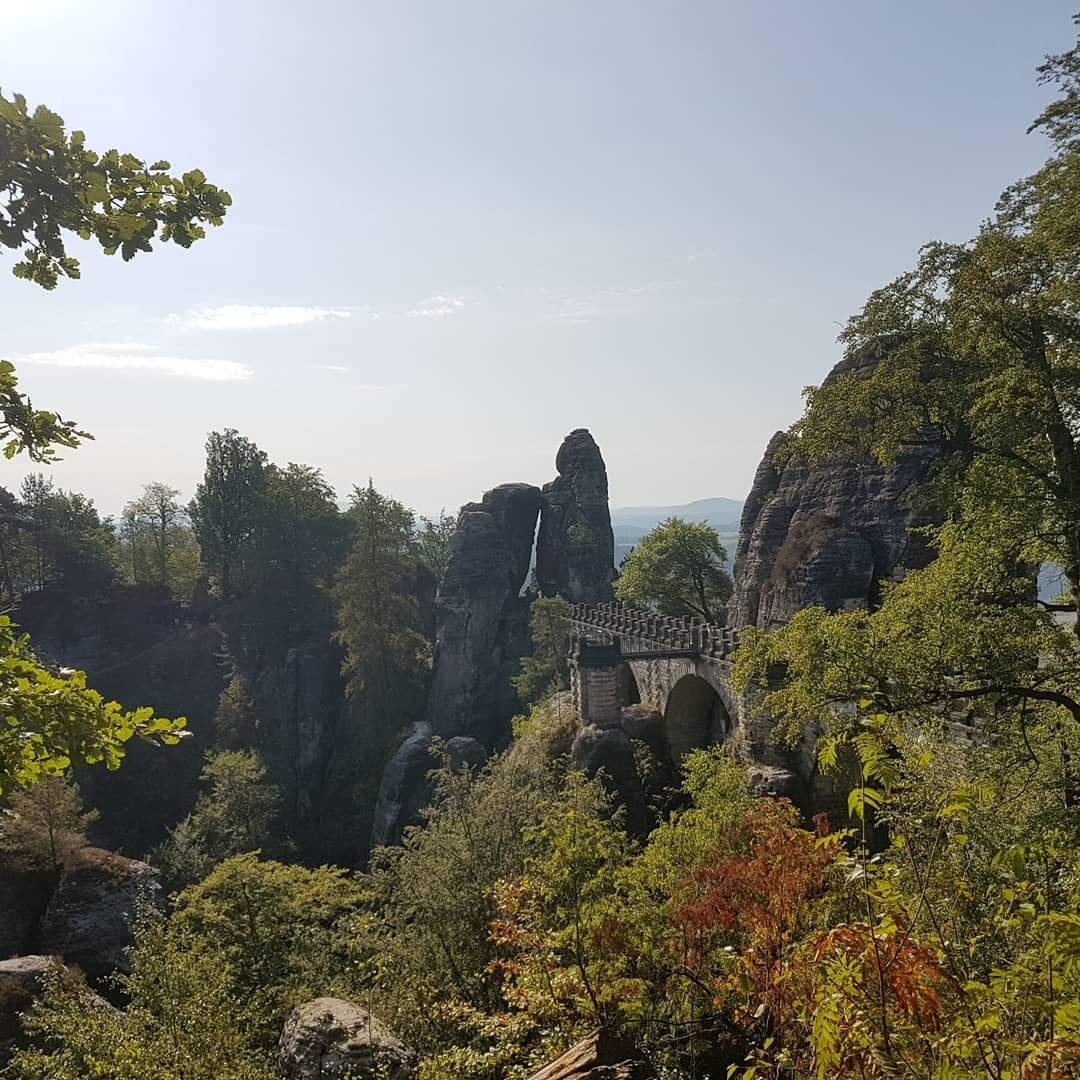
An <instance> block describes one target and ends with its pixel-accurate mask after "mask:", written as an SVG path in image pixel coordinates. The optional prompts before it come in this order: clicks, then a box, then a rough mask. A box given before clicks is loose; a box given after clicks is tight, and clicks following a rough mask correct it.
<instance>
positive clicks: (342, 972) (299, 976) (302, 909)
mask: <svg viewBox="0 0 1080 1080" xmlns="http://www.w3.org/2000/svg"><path fill="white" fill-rule="evenodd" d="M370 898H371V890H370V889H369V888H367V887H366V886H365V885H364V884H362V883H361V882H360V881H358V880H357V879H356V878H353V877H351V876H350V875H349V874H348V873H347V872H346V871H344V870H340V869H336V868H331V867H325V866H324V867H319V868H318V869H314V870H309V869H306V868H304V867H301V866H288V865H285V864H283V863H279V862H270V861H264V860H262V859H260V858H259V856H258V855H257V854H255V853H248V854H244V855H236V856H234V857H232V858H229V859H226V860H225V861H224V862H222V863H220V864H219V865H218V866H216V867H215V868H214V869H213V870H212V871H211V872H210V873H209V874H208V875H207V876H206V878H204V879H203V880H202V881H200V882H199V883H198V884H196V885H191V886H189V887H188V888H186V889H184V891H183V892H182V893H180V895H179V896H178V897H177V900H176V913H175V915H174V916H173V918H172V924H173V927H174V928H175V929H176V930H179V931H180V932H182V933H183V934H185V935H188V936H190V938H191V939H192V940H194V941H198V942H199V945H200V948H203V949H207V950H209V951H211V952H212V953H213V954H214V955H217V956H220V957H221V958H222V961H223V963H224V965H225V967H226V970H227V971H228V972H229V973H230V976H231V980H232V983H231V991H232V993H233V994H234V995H235V997H236V1000H237V1001H238V1002H242V1003H243V1006H242V1010H243V1015H244V1016H245V1018H246V1024H247V1026H248V1027H249V1028H250V1029H251V1030H252V1031H257V1032H259V1033H260V1036H259V1037H260V1039H261V1041H262V1042H263V1043H265V1044H266V1045H271V1044H272V1043H273V1042H274V1041H275V1040H276V1038H277V1036H278V1034H279V1033H280V1030H281V1025H282V1023H283V1021H284V1019H285V1016H286V1015H287V1014H288V1012H289V1010H290V1009H291V1008H293V1007H294V1006H295V1005H298V1004H299V1003H300V1002H302V1001H307V1000H310V999H311V998H315V997H320V996H326V995H335V996H340V997H348V996H349V995H350V993H352V992H354V991H355V990H356V989H357V988H358V987H361V986H362V985H363V984H364V982H365V981H366V980H368V979H369V978H370V969H371V965H372V957H371V949H372V943H373V940H374V939H373V935H372V931H371V926H370V924H371V917H370V916H369V915H368V914H366V909H367V907H368V905H369V902H370Z"/></svg>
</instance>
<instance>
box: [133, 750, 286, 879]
mask: <svg viewBox="0 0 1080 1080" xmlns="http://www.w3.org/2000/svg"><path fill="white" fill-rule="evenodd" d="M199 779H200V780H201V781H202V783H203V784H204V785H205V786H206V787H207V789H208V790H206V791H204V792H202V793H201V794H200V795H199V797H198V799H197V800H196V802H195V809H194V810H193V811H192V812H191V813H190V814H189V815H188V816H187V817H186V818H184V820H183V821H181V822H180V823H179V824H178V825H177V826H176V827H175V828H174V829H173V830H172V831H171V832H170V833H169V838H168V840H166V841H165V843H164V844H162V845H161V847H160V848H159V849H158V850H157V851H156V852H155V854H154V861H155V862H157V863H158V864H159V865H160V866H161V867H162V869H163V870H164V872H165V875H166V877H167V878H168V880H169V881H170V882H172V883H173V884H177V885H183V884H187V883H189V882H192V881H197V880H198V879H199V878H201V877H203V876H204V875H205V874H207V873H208V872H209V871H210V870H211V868H212V867H214V866H216V865H217V864H218V863H220V862H222V861H223V860H225V859H227V858H229V857H230V856H232V855H237V854H240V853H241V852H246V851H255V850H258V849H261V848H263V847H267V846H269V845H270V844H272V842H273V838H274V836H275V835H276V833H275V828H274V826H275V822H276V820H277V818H278V814H279V812H280V808H281V792H280V791H279V790H278V788H276V787H275V786H274V785H273V784H270V783H268V782H267V779H266V768H265V767H264V765H263V763H262V760H261V759H260V758H259V755H258V754H256V753H255V751H253V750H217V751H211V752H210V753H209V754H207V755H206V765H205V766H204V768H203V771H202V773H201V774H200V777H199Z"/></svg>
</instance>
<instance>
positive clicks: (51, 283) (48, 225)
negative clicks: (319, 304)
mask: <svg viewBox="0 0 1080 1080" xmlns="http://www.w3.org/2000/svg"><path fill="white" fill-rule="evenodd" d="M85 143H86V137H85V136H84V135H83V133H82V132H81V131H72V132H71V133H70V134H69V133H68V132H67V131H65V129H64V121H63V118H62V117H60V116H58V115H57V114H56V113H54V112H52V111H50V110H49V109H47V108H46V107H45V106H44V105H39V106H38V107H37V108H36V109H35V110H34V112H33V113H30V111H29V109H28V107H27V104H26V99H25V98H24V97H23V96H22V95H21V94H16V95H15V96H14V97H13V98H12V99H11V100H10V101H9V100H8V99H7V98H4V97H3V96H0V193H2V194H0V243H3V245H4V247H7V248H11V249H13V250H19V252H20V256H21V257H20V259H19V261H18V262H17V263H16V264H15V266H14V268H13V273H14V274H15V276H16V277H20V278H25V279H26V280H27V281H33V282H34V283H36V284H38V285H40V286H42V287H43V288H45V289H52V288H55V287H56V284H57V282H58V281H59V279H60V278H61V277H62V276H63V277H69V278H77V277H79V275H80V271H79V263H78V260H77V259H74V258H72V257H71V256H69V255H68V254H67V251H66V249H65V246H64V243H65V236H64V234H65V233H71V234H75V235H77V236H79V237H80V238H81V239H84V240H89V239H91V238H92V239H93V240H95V241H96V242H97V244H98V246H99V247H100V248H101V250H102V251H104V252H105V254H107V255H113V254H115V253H116V252H117V251H119V252H120V255H121V257H122V258H123V259H124V261H125V262H126V261H128V260H129V259H132V258H134V257H135V255H137V254H138V253H139V252H140V251H144V252H148V251H150V250H151V241H152V240H153V239H154V238H155V237H159V238H160V239H161V240H162V241H163V242H166V243H168V242H172V243H174V244H179V245H180V247H185V248H186V247H191V245H192V244H193V243H194V242H195V241H196V240H199V239H201V238H202V237H203V236H205V235H206V230H205V229H204V228H203V227H202V223H206V224H210V225H220V224H221V222H222V219H223V218H224V216H225V213H226V211H227V209H228V207H229V206H230V205H231V203H232V200H231V198H230V197H229V194H228V192H225V191H222V190H221V189H220V188H217V187H215V186H214V185H213V184H211V183H209V182H208V181H207V179H206V177H205V176H204V175H203V174H202V173H201V172H200V171H199V170H198V169H192V170H191V171H190V172H186V173H184V174H183V175H182V176H179V177H176V176H170V175H169V169H170V168H171V166H170V165H169V163H168V162H167V161H157V162H154V164H152V165H149V166H148V165H147V164H146V163H145V162H144V161H141V160H140V159H139V158H137V157H135V156H134V155H132V154H121V153H120V152H119V151H117V150H109V151H107V152H106V153H104V154H97V153H95V152H94V151H93V150H88V149H87V148H86V145H85Z"/></svg>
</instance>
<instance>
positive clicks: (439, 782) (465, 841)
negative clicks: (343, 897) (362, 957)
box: [372, 757, 558, 1049]
mask: <svg viewBox="0 0 1080 1080" xmlns="http://www.w3.org/2000/svg"><path fill="white" fill-rule="evenodd" d="M435 788H436V797H435V802H434V805H433V807H432V808H431V809H430V810H429V811H428V812H427V815H426V821H425V823H424V825H423V826H422V827H419V828H413V829H409V830H406V834H405V837H404V842H403V845H402V846H401V847H400V848H383V849H378V850H377V851H376V853H375V856H374V858H373V860H372V880H373V884H374V887H375V891H376V899H377V903H378V911H379V918H380V923H381V930H380V938H379V941H378V952H377V955H376V964H377V967H378V986H379V994H378V1011H379V1013H380V1015H383V1016H384V1018H385V1019H386V1020H387V1021H388V1022H390V1023H391V1025H392V1026H393V1027H394V1028H395V1029H396V1030H397V1031H399V1032H400V1034H401V1035H402V1036H403V1037H405V1038H406V1039H407V1040H408V1041H409V1042H410V1043H411V1044H413V1045H415V1046H416V1047H417V1048H418V1049H441V1048H446V1047H449V1046H456V1045H461V1044H460V1042H459V1039H460V1030H459V1027H458V1024H459V1021H460V1020H461V1018H462V1016H463V1015H465V1014H468V1015H472V1016H473V1018H474V1019H475V1016H476V1013H477V1012H480V1013H485V1014H490V1013H492V1012H494V1011H498V1010H499V1009H500V1008H502V1007H503V999H502V995H501V992H500V980H499V978H498V976H497V973H496V972H495V971H493V970H492V968H491V964H492V962H493V961H494V960H495V959H496V957H497V955H498V951H497V950H496V948H495V947H494V944H493V943H492V941H491V940H490V938H489V936H488V926H489V924H490V922H491V920H492V919H493V918H494V916H495V911H496V907H495V887H496V884H497V883H498V882H499V881H501V880H503V879H506V878H512V877H515V876H516V875H518V874H520V873H521V872H522V871H523V869H524V866H525V859H526V852H527V844H526V840H525V836H524V833H525V830H526V829H528V828H530V827H533V826H535V825H537V824H538V823H539V822H540V821H541V820H542V818H543V816H544V815H545V813H547V812H548V811H549V809H550V808H551V807H552V806H553V805H554V804H555V801H556V799H557V798H558V784H557V782H556V781H555V779H554V777H553V776H552V775H551V774H550V773H548V772H547V771H542V772H540V773H536V772H534V771H532V770H531V769H530V768H529V767H528V765H527V763H525V762H522V761H520V760H516V759H514V758H511V757H504V758H499V759H496V760H494V761H493V762H491V763H490V764H489V765H488V766H486V767H485V768H484V769H483V770H482V771H480V772H479V773H472V772H469V771H467V770H465V771H462V772H457V773H455V772H453V771H452V770H450V769H448V768H444V769H441V770H439V771H438V772H437V773H436V774H435Z"/></svg>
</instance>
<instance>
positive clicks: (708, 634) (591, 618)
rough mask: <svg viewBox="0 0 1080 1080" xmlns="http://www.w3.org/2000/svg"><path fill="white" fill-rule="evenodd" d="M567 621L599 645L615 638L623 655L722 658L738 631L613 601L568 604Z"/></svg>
mask: <svg viewBox="0 0 1080 1080" xmlns="http://www.w3.org/2000/svg"><path fill="white" fill-rule="evenodd" d="M567 621H568V622H569V623H570V624H571V626H572V627H573V628H574V632H575V633H576V634H579V635H581V636H583V637H585V638H587V639H589V640H593V641H597V642H600V643H603V644H607V643H610V642H612V641H614V640H616V639H618V640H619V641H620V643H621V646H622V652H623V655H624V656H630V655H633V654H634V653H638V652H644V653H653V652H681V653H696V654H699V655H701V656H704V657H708V658H709V659H714V660H725V659H727V658H728V657H729V656H730V655H731V654H732V653H733V652H734V651H735V648H736V646H737V645H738V643H739V641H738V633H737V632H736V631H735V630H734V629H733V628H732V627H730V626H726V625H724V624H714V623H707V622H705V621H704V620H703V619H699V618H696V617H692V616H688V615H682V616H671V615H657V614H656V613H655V612H653V611H645V610H642V609H641V608H633V607H628V606H627V605H626V604H623V603H622V602H621V601H618V600H614V601H611V602H609V603H600V604H571V605H570V611H569V614H568V615H567Z"/></svg>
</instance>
